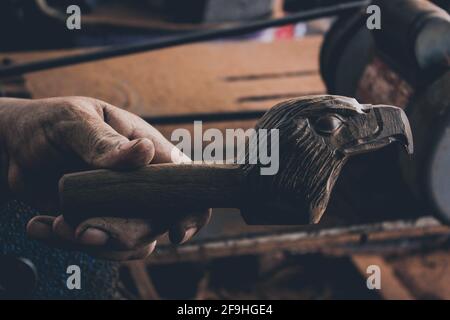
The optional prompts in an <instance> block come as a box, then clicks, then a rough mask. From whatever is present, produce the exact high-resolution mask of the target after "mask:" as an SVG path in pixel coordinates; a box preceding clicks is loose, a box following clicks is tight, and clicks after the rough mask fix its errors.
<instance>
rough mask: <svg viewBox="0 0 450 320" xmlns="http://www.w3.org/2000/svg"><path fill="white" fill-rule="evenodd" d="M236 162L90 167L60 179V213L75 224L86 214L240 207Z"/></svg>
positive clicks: (148, 214)
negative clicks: (126, 168) (120, 168)
mask: <svg viewBox="0 0 450 320" xmlns="http://www.w3.org/2000/svg"><path fill="white" fill-rule="evenodd" d="M242 178H243V176H242V172H241V170H240V169H239V166H237V165H212V164H157V165H150V166H147V167H145V168H141V169H138V170H134V171H129V172H118V171H111V170H94V171H86V172H78V173H73V174H68V175H65V176H64V177H63V178H62V179H61V181H60V184H59V186H60V202H61V210H62V212H63V213H64V217H65V218H66V219H67V220H68V221H70V222H72V223H74V224H76V223H79V222H80V221H83V220H84V219H86V218H90V217H102V216H109V217H117V216H119V217H124V218H136V217H142V218H147V219H153V218H155V217H158V218H160V217H166V218H167V219H168V221H171V219H174V218H175V217H176V216H175V215H176V214H178V213H180V212H181V213H183V212H186V211H187V210H202V209H206V208H211V207H240V203H241V201H243V200H245V199H246V197H245V194H244V189H243V187H244V184H243V182H242Z"/></svg>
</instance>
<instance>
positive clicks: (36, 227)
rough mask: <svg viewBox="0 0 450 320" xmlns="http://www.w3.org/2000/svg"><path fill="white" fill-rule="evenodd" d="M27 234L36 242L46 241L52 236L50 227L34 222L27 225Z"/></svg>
mask: <svg viewBox="0 0 450 320" xmlns="http://www.w3.org/2000/svg"><path fill="white" fill-rule="evenodd" d="M27 233H28V235H29V236H30V237H31V238H33V239H36V240H43V239H48V238H50V237H51V235H52V225H51V224H48V223H45V222H42V221H37V220H35V221H32V222H30V223H29V224H28V226H27Z"/></svg>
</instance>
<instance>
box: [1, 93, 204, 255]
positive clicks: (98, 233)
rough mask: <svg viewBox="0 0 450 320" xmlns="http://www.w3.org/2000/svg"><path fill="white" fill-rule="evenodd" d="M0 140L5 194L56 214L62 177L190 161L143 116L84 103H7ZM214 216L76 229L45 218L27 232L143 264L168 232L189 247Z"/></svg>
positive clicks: (93, 222)
mask: <svg viewBox="0 0 450 320" xmlns="http://www.w3.org/2000/svg"><path fill="white" fill-rule="evenodd" d="M0 139H1V148H2V150H1V152H0V155H1V157H2V158H1V160H2V161H1V170H2V174H1V175H0V176H1V177H2V179H3V181H2V183H1V186H2V188H1V189H2V190H1V193H2V195H4V194H8V196H9V197H16V198H19V199H22V200H24V201H26V202H28V203H31V204H33V205H34V206H36V207H37V208H39V209H41V210H42V211H46V210H47V211H49V212H55V211H54V210H57V206H58V180H59V178H60V177H61V176H62V175H63V174H64V173H67V172H74V171H80V170H86V169H96V168H109V169H116V170H124V169H132V168H138V167H142V166H145V165H147V164H149V163H164V162H171V161H172V160H174V161H186V160H187V157H186V158H183V159H171V155H172V148H174V146H173V145H172V144H171V143H170V142H169V141H167V140H166V139H165V138H164V137H163V136H162V135H161V134H160V133H159V132H158V131H157V130H156V129H155V128H153V127H152V126H150V125H149V124H147V123H146V122H145V121H144V120H142V119H141V118H139V117H138V116H136V115H134V114H131V113H129V112H127V111H125V110H122V109H119V108H116V107H114V106H112V105H110V104H108V103H106V102H103V101H100V100H96V99H92V98H85V97H62V98H49V99H39V100H25V99H8V98H2V99H0ZM180 157H182V156H180ZM163 215H164V213H161V216H163ZM209 215H210V212H209V210H206V209H205V212H203V213H201V214H198V213H197V214H193V213H189V212H186V213H184V214H180V216H179V218H177V220H176V221H171V222H170V223H169V222H167V221H165V222H162V220H164V219H161V221H159V220H158V219H157V218H154V221H150V220H142V219H120V218H92V219H88V220H86V221H84V222H82V223H81V224H80V225H78V226H77V227H76V228H73V227H71V226H70V225H69V224H67V223H66V222H65V221H64V218H63V217H62V216H58V217H53V216H44V215H41V216H36V217H34V218H33V219H31V220H30V221H29V222H28V225H27V233H28V236H29V237H30V238H32V239H36V240H40V241H43V242H45V243H47V244H49V245H52V246H56V247H60V248H66V249H76V250H82V251H86V252H88V253H90V254H92V255H94V256H98V257H101V258H105V259H112V260H128V259H140V258H144V257H146V256H147V255H149V254H150V253H151V252H152V251H153V249H154V247H155V244H156V239H157V238H158V237H159V236H161V235H162V234H164V233H166V232H167V231H168V232H169V238H170V239H171V241H172V242H174V243H182V242H185V241H187V240H188V239H189V238H191V237H192V236H193V235H194V234H195V233H196V232H197V231H198V230H199V229H200V228H201V227H202V226H203V225H204V224H206V223H207V221H208V219H209Z"/></svg>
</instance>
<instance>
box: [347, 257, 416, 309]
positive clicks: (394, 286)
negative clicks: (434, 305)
mask: <svg viewBox="0 0 450 320" xmlns="http://www.w3.org/2000/svg"><path fill="white" fill-rule="evenodd" d="M352 261H353V263H354V264H355V266H356V268H357V269H358V270H359V271H360V272H361V274H362V275H363V277H365V278H366V277H368V274H367V273H366V271H367V267H369V266H371V265H375V266H378V267H379V268H380V271H381V289H380V293H381V296H382V297H383V298H384V299H386V300H414V295H413V294H412V293H411V292H410V291H409V290H408V288H407V287H406V286H405V285H404V284H403V283H402V281H400V279H398V278H397V276H396V274H395V270H394V268H393V267H392V266H391V265H390V264H389V263H387V262H386V260H385V259H384V258H382V257H381V256H375V255H353V256H352ZM374 290H375V289H374Z"/></svg>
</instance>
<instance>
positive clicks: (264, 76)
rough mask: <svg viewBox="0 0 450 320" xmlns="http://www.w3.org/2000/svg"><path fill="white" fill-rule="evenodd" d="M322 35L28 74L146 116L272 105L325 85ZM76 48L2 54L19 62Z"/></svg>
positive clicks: (48, 89) (50, 89)
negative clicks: (320, 62) (321, 54)
mask: <svg viewBox="0 0 450 320" xmlns="http://www.w3.org/2000/svg"><path fill="white" fill-rule="evenodd" d="M321 42H322V37H318V36H314V37H306V38H304V39H300V40H294V41H276V42H273V43H261V42H256V41H255V42H254V41H249V42H213V43H206V44H196V45H188V46H181V47H176V48H169V49H164V50H159V51H154V52H148V53H140V54H133V55H130V56H125V57H119V58H113V59H108V60H102V61H97V62H91V63H85V64H81V65H76V66H69V67H63V68H58V69H54V70H49V71H43V72H36V73H31V74H28V75H26V81H27V88H28V90H29V91H30V93H31V94H32V96H33V97H34V98H43V97H50V96H67V95H83V96H91V97H96V98H99V99H103V100H105V101H108V102H110V103H112V104H114V105H117V106H119V107H122V108H124V109H127V110H130V111H132V112H134V113H137V114H139V115H141V116H144V117H150V116H161V115H176V114H186V113H197V112H227V111H237V110H251V109H258V110H260V109H262V110H263V109H267V108H270V107H271V106H273V105H274V104H275V103H277V102H279V101H282V100H285V99H286V98H290V97H293V96H299V95H306V94H310V93H323V92H324V91H325V88H324V85H323V83H322V80H321V78H320V76H319V71H318V70H319V67H318V66H319V63H318V59H319V50H320V45H321ZM67 53H70V51H56V52H55V51H53V52H34V53H18V54H0V59H2V58H5V57H8V58H10V59H12V60H13V61H15V62H21V61H30V60H34V59H41V58H44V57H54V56H59V55H62V54H67Z"/></svg>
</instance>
